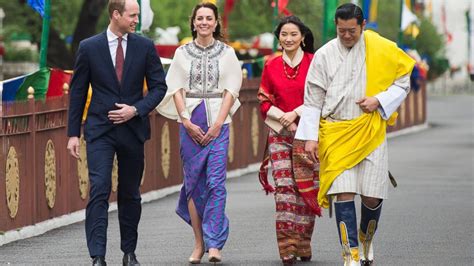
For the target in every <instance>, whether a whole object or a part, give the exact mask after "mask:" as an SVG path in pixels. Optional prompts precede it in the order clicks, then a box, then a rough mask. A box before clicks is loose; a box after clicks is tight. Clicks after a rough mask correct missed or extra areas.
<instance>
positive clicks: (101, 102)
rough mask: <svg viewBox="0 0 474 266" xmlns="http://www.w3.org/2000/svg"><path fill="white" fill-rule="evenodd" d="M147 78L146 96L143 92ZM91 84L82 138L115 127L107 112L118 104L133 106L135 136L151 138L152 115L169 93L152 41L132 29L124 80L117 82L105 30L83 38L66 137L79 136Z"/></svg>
mask: <svg viewBox="0 0 474 266" xmlns="http://www.w3.org/2000/svg"><path fill="white" fill-rule="evenodd" d="M145 79H146V82H147V87H148V94H146V96H144V94H143V81H144V80H145ZM89 84H91V86H92V99H91V102H90V106H89V111H88V115H87V120H86V122H85V125H84V138H85V139H86V140H87V141H94V139H97V138H98V137H100V136H101V135H102V134H104V133H106V132H107V131H109V130H110V129H112V128H113V127H115V126H116V125H114V124H113V123H112V122H111V121H110V120H109V118H108V112H109V111H111V110H115V109H117V107H116V106H115V103H124V104H127V105H133V106H135V107H136V108H137V111H138V114H139V115H138V116H135V117H133V118H132V119H130V120H129V121H127V122H126V125H127V126H129V127H130V128H131V129H132V130H133V131H134V132H135V135H136V136H137V138H138V139H139V140H140V141H142V142H145V140H147V139H149V138H150V122H149V119H148V113H150V112H151V111H152V110H153V109H154V108H155V107H156V106H157V105H158V104H159V103H160V101H161V100H162V99H163V97H164V95H165V94H166V90H167V87H166V82H165V74H164V71H163V67H162V65H161V61H160V58H159V57H158V54H157V52H156V50H155V46H154V44H153V42H152V41H151V40H149V39H147V38H145V37H142V36H139V35H136V34H133V33H130V34H128V37H127V52H126V55H125V62H124V67H123V74H122V81H121V82H119V81H118V78H117V75H116V73H115V68H114V65H113V63H112V58H111V55H110V50H109V44H108V41H107V34H106V32H102V33H100V34H98V35H95V36H93V37H90V38H88V39H86V40H83V41H81V43H80V45H79V49H78V51H77V55H76V62H75V66H74V74H73V77H72V80H71V90H70V99H69V119H68V136H69V137H72V136H80V134H81V122H82V113H83V111H84V107H85V104H86V100H87V92H88V88H89Z"/></svg>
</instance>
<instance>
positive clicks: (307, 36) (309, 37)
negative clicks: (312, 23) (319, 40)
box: [274, 16, 314, 53]
mask: <svg viewBox="0 0 474 266" xmlns="http://www.w3.org/2000/svg"><path fill="white" fill-rule="evenodd" d="M288 23H291V24H295V25H296V26H297V27H298V29H299V30H300V32H301V35H303V37H304V43H301V49H302V50H303V51H305V52H308V53H314V37H313V33H312V32H311V30H310V29H309V28H308V26H306V25H305V24H304V23H303V22H302V21H301V20H300V19H299V18H298V17H297V16H287V17H284V18H282V19H281V20H280V23H279V24H278V26H277V27H276V29H275V31H274V34H275V36H276V37H277V39H279V38H280V32H281V28H282V27H283V26H284V25H285V24H288Z"/></svg>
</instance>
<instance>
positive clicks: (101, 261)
mask: <svg viewBox="0 0 474 266" xmlns="http://www.w3.org/2000/svg"><path fill="white" fill-rule="evenodd" d="M92 266H107V262H105V258H104V257H102V256H96V257H94V258H93V259H92Z"/></svg>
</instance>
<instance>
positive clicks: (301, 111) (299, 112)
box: [293, 105, 304, 117]
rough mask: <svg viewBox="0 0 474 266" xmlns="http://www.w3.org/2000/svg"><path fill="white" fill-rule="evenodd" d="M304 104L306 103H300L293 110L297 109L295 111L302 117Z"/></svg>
mask: <svg viewBox="0 0 474 266" xmlns="http://www.w3.org/2000/svg"><path fill="white" fill-rule="evenodd" d="M303 106H304V105H300V106H298V107H296V108H295V110H293V111H295V113H296V114H297V115H298V116H299V117H301V114H302V113H303Z"/></svg>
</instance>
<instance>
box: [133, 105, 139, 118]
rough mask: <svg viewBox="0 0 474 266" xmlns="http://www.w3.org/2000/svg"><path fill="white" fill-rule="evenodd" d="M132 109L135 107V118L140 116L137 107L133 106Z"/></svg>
mask: <svg viewBox="0 0 474 266" xmlns="http://www.w3.org/2000/svg"><path fill="white" fill-rule="evenodd" d="M132 107H133V111H134V116H138V115H139V114H138V110H137V107H135V106H133V105H132Z"/></svg>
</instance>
